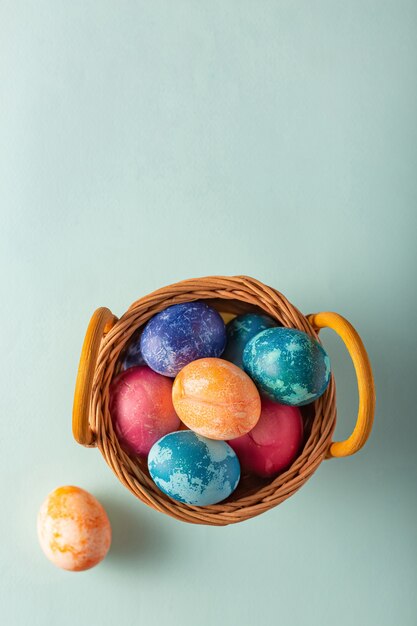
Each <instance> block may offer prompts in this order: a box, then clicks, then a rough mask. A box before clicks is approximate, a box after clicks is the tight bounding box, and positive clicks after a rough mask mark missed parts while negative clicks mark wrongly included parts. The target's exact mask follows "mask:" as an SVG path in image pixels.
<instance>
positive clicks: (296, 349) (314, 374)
mask: <svg viewBox="0 0 417 626" xmlns="http://www.w3.org/2000/svg"><path fill="white" fill-rule="evenodd" d="M243 366H244V368H245V371H246V372H247V373H248V374H249V376H251V378H252V379H253V380H254V381H255V383H256V385H257V386H258V388H259V389H260V390H261V391H262V392H264V393H265V395H267V396H268V397H269V398H271V400H275V401H276V402H280V403H282V404H289V405H291V406H302V405H304V404H308V403H309V402H313V401H314V400H316V399H317V398H318V397H320V396H321V395H322V394H323V393H324V392H325V390H326V387H327V385H328V384H329V381H330V360H329V357H328V356H327V354H326V352H325V351H324V349H323V348H322V346H321V345H320V344H319V342H318V341H316V340H315V339H313V338H312V337H310V336H309V335H307V334H306V333H303V332H302V331H300V330H295V329H293V328H282V327H277V328H269V329H267V330H264V331H262V332H261V333H259V334H258V335H256V337H253V339H251V340H250V341H249V342H248V343H247V344H246V347H245V349H244V351H243Z"/></svg>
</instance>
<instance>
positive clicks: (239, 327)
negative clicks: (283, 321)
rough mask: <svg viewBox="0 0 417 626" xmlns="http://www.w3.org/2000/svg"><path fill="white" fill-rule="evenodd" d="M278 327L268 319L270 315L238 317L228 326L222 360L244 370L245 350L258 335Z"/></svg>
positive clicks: (273, 321)
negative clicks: (243, 358)
mask: <svg viewBox="0 0 417 626" xmlns="http://www.w3.org/2000/svg"><path fill="white" fill-rule="evenodd" d="M274 326H278V322H276V321H275V320H273V319H272V317H268V315H259V314H257V313H244V314H243V315H238V316H237V317H235V318H234V319H233V320H232V321H231V322H229V323H228V324H227V326H226V332H227V345H226V350H225V351H224V352H223V355H222V359H226V361H231V362H232V363H234V364H235V365H237V366H238V367H241V368H243V362H242V357H243V350H244V349H245V346H246V344H247V343H248V341H250V339H252V337H255V335H257V334H258V333H260V332H262V331H263V330H266V329H267V328H273V327H274Z"/></svg>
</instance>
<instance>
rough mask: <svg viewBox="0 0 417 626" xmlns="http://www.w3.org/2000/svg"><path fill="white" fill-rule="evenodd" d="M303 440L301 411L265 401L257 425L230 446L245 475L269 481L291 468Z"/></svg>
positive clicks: (231, 442) (265, 399) (263, 400)
mask: <svg viewBox="0 0 417 626" xmlns="http://www.w3.org/2000/svg"><path fill="white" fill-rule="evenodd" d="M302 440H303V419H302V416H301V412H300V409H298V408H297V407H295V406H287V405H285V404H278V403H277V402H273V401H272V400H269V399H268V398H263V399H262V409H261V417H260V418H259V421H258V423H257V424H256V426H255V427H254V428H253V429H252V430H251V431H250V432H248V433H247V434H246V435H243V436H242V437H238V438H237V439H232V440H231V441H230V442H229V444H230V445H231V447H232V448H233V450H234V451H235V452H236V454H237V456H238V458H239V461H240V465H241V468H242V472H251V473H253V474H256V475H257V476H262V477H265V478H267V477H270V476H274V475H275V474H278V473H279V472H281V471H282V470H284V469H286V468H287V467H288V466H289V465H291V463H292V462H293V461H294V459H295V458H296V457H297V456H298V453H299V450H300V446H301V442H302Z"/></svg>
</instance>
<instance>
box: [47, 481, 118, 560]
mask: <svg viewBox="0 0 417 626" xmlns="http://www.w3.org/2000/svg"><path fill="white" fill-rule="evenodd" d="M37 530H38V538H39V543H40V545H41V548H42V550H43V551H44V553H45V555H46V556H47V557H48V559H49V560H50V561H52V563H53V564H54V565H56V566H57V567H61V568H62V569H66V570H71V571H74V572H77V571H81V570H86V569H89V568H90V567H94V566H95V565H97V564H98V563H100V561H102V560H103V559H104V557H105V556H106V554H107V552H108V550H109V548H110V543H111V527H110V522H109V519H108V517H107V515H106V511H105V510H104V509H103V507H102V506H101V504H100V502H98V500H96V498H94V496H92V495H91V494H90V493H88V492H87V491H84V489H80V488H79V487H59V488H58V489H55V491H52V493H50V494H49V495H48V496H47V498H46V499H45V501H44V502H43V504H42V506H41V508H40V510H39V514H38V523H37Z"/></svg>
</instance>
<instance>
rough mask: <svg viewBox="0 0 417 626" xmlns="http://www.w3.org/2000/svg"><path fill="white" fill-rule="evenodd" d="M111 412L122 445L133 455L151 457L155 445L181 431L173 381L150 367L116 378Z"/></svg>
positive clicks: (111, 392) (123, 373) (134, 369)
mask: <svg viewBox="0 0 417 626" xmlns="http://www.w3.org/2000/svg"><path fill="white" fill-rule="evenodd" d="M109 409H110V414H111V416H112V420H113V425H114V429H115V432H116V435H117V437H118V439H119V441H120V445H121V446H122V448H123V449H124V450H126V452H129V453H130V454H138V455H143V456H145V455H147V454H148V452H149V450H150V449H151V447H152V446H153V444H154V443H155V441H158V439H160V438H161V437H162V436H163V435H166V434H167V433H171V432H173V431H174V430H178V429H179V427H180V420H179V418H178V415H177V414H176V413H175V409H174V406H173V404H172V380H171V379H170V378H166V376H161V375H160V374H157V373H156V372H154V371H153V370H151V369H150V368H149V367H147V366H146V365H142V366H141V367H132V368H130V369H128V370H126V371H125V372H122V373H121V374H119V375H118V376H116V378H115V379H114V380H113V381H112V383H111V385H110V402H109Z"/></svg>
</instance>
